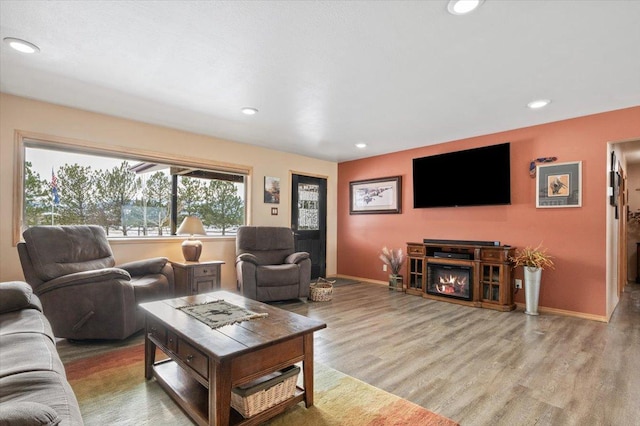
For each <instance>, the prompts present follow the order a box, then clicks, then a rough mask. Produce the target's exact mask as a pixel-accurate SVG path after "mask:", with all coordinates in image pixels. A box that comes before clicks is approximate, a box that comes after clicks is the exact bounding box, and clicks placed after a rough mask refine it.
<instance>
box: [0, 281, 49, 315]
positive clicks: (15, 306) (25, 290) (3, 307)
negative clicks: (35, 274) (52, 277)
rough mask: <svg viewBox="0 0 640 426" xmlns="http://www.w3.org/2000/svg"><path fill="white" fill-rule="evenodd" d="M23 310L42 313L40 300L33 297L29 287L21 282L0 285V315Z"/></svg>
mask: <svg viewBox="0 0 640 426" xmlns="http://www.w3.org/2000/svg"><path fill="white" fill-rule="evenodd" d="M23 308H35V309H38V310H39V311H42V305H41V304H40V300H38V298H37V297H34V296H33V289H32V288H31V286H30V285H29V284H27V283H25V282H22V281H8V282H3V283H0V313H5V312H12V311H17V310H20V309H23Z"/></svg>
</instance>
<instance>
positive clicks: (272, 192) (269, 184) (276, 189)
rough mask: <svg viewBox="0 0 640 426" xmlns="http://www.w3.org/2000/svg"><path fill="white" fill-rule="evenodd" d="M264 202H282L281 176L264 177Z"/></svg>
mask: <svg viewBox="0 0 640 426" xmlns="http://www.w3.org/2000/svg"><path fill="white" fill-rule="evenodd" d="M264 202H265V203H269V204H280V178H277V177H269V176H265V177H264Z"/></svg>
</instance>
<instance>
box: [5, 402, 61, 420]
mask: <svg viewBox="0 0 640 426" xmlns="http://www.w3.org/2000/svg"><path fill="white" fill-rule="evenodd" d="M61 421H62V419H61V418H60V417H59V416H58V413H56V411H55V410H54V409H53V408H51V407H49V406H48V405H44V404H40V403H39V402H33V401H9V402H3V403H1V404H0V425H20V426H40V425H58V424H60V422H61Z"/></svg>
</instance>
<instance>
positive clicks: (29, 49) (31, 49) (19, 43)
mask: <svg viewBox="0 0 640 426" xmlns="http://www.w3.org/2000/svg"><path fill="white" fill-rule="evenodd" d="M2 41H4V42H5V43H7V44H8V45H9V46H11V47H12V48H13V49H15V50H17V51H18V52H22V53H37V52H39V51H40V48H39V47H38V46H36V45H35V44H33V43H29V42H28V41H25V40H20V39H19V38H13V37H5V38H3V39H2Z"/></svg>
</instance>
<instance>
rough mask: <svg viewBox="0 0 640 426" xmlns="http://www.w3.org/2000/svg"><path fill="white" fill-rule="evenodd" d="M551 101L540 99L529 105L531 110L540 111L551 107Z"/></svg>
mask: <svg viewBox="0 0 640 426" xmlns="http://www.w3.org/2000/svg"><path fill="white" fill-rule="evenodd" d="M550 103H551V101H550V100H549V99H538V100H536V101H531V102H529V103H528V104H527V107H528V108H529V109H540V108H544V107H546V106H547V105H549V104H550Z"/></svg>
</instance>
